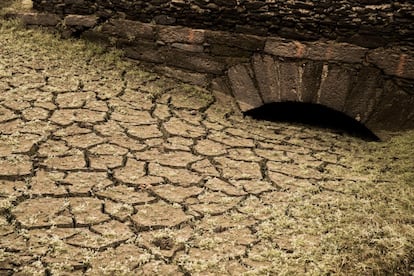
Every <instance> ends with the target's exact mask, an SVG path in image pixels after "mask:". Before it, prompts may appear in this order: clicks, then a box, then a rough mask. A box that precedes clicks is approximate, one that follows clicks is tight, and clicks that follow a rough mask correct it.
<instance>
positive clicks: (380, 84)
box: [21, 0, 414, 134]
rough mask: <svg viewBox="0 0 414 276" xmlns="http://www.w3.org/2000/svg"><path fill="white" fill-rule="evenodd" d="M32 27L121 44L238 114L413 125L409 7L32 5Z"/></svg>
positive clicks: (178, 2) (200, 2)
mask: <svg viewBox="0 0 414 276" xmlns="http://www.w3.org/2000/svg"><path fill="white" fill-rule="evenodd" d="M34 8H35V9H36V10H37V11H38V13H32V14H24V15H21V17H22V19H23V21H24V22H25V23H26V24H29V25H39V24H40V25H46V26H53V27H57V28H59V29H60V30H61V31H62V33H63V34H65V35H76V36H81V37H84V38H87V39H91V40H95V41H99V42H101V43H104V44H107V45H112V46H116V47H119V48H122V49H123V50H124V51H125V55H126V56H127V57H129V58H132V59H136V60H139V61H143V62H147V63H150V64H153V65H154V68H156V69H157V70H160V71H162V72H163V73H165V74H168V75H171V76H173V77H176V78H179V79H182V80H184V81H187V82H191V83H195V84H198V85H202V86H205V87H208V88H210V89H211V90H213V91H220V92H222V93H227V94H229V95H232V96H233V97H234V98H235V99H236V100H237V102H238V104H239V107H240V109H241V110H242V111H247V110H250V109H253V108H256V107H259V106H261V105H263V104H266V103H271V102H283V101H299V102H309V103H317V104H322V105H325V106H328V107H330V108H333V109H335V110H338V111H341V112H344V113H345V114H347V115H349V116H351V117H353V118H355V119H356V120H358V121H360V122H362V123H364V124H365V125H366V126H368V127H369V128H370V129H371V130H373V131H374V132H375V133H377V134H380V132H382V131H383V130H386V131H390V130H391V131H393V130H400V129H408V128H414V108H413V106H414V4H413V3H411V2H409V1H393V2H392V3H385V1H374V0H373V1H369V0H365V1H362V0H360V1H351V0H347V1H345V0H342V1H327V0H326V1H279V0H273V1H231V0H226V1H218V0H211V1H208V0H196V1H186V0H174V1H166V0H152V1H109V0H106V1H102V0H101V1H88V0H52V1H50V0H49V1H44V0H35V1H34Z"/></svg>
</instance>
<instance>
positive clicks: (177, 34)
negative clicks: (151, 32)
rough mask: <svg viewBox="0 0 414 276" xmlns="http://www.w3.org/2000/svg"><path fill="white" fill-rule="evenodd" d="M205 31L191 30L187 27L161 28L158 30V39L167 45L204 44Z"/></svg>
mask: <svg viewBox="0 0 414 276" xmlns="http://www.w3.org/2000/svg"><path fill="white" fill-rule="evenodd" d="M204 33H205V31H204V30H197V29H191V28H186V27H175V26H174V27H171V26H161V27H159V30H158V39H159V40H161V41H163V42H165V43H174V42H177V43H188V44H202V43H204Z"/></svg>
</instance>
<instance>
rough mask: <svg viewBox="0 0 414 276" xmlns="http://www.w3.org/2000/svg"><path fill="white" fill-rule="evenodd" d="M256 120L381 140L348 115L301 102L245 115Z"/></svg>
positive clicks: (274, 104) (253, 111) (284, 103)
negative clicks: (304, 126) (298, 125)
mask: <svg viewBox="0 0 414 276" xmlns="http://www.w3.org/2000/svg"><path fill="white" fill-rule="evenodd" d="M244 114H245V115H247V116H250V117H252V118H254V119H256V120H265V121H271V122H285V123H293V124H300V125H306V126H311V127H317V128H324V129H330V130H331V131H334V132H335V133H338V134H341V135H343V134H348V135H351V136H354V137H357V138H360V139H363V140H365V141H379V140H380V139H379V138H378V137H377V136H376V135H375V134H374V133H373V132H372V131H371V130H369V129H368V128H367V127H366V126H364V125H363V124H362V123H360V122H358V121H357V120H355V119H353V118H351V117H349V116H348V115H346V114H344V113H342V112H339V111H336V110H333V109H331V108H328V107H326V106H323V105H319V104H312V103H301V102H282V103H270V104H265V105H263V106H261V107H258V108H255V109H252V110H249V111H247V112H245V113H244Z"/></svg>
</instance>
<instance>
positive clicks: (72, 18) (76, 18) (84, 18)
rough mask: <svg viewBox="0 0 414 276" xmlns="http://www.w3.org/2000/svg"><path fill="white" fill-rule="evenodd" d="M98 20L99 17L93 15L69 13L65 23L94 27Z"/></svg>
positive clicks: (67, 24)
mask: <svg viewBox="0 0 414 276" xmlns="http://www.w3.org/2000/svg"><path fill="white" fill-rule="evenodd" d="M97 22H98V17H97V16H93V15H74V14H71V15H68V16H66V17H65V21H64V23H65V25H66V26H79V27H86V28H92V27H94V26H95V25H96V23H97Z"/></svg>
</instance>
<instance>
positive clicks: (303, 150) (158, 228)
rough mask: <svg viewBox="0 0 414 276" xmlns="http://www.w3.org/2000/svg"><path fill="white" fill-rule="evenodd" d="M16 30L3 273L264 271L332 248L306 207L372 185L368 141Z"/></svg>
mask: <svg viewBox="0 0 414 276" xmlns="http://www.w3.org/2000/svg"><path fill="white" fill-rule="evenodd" d="M11 37H12V36H10V35H9V36H5V37H4V38H2V39H1V40H0V41H1V42H0V45H1V55H0V89H1V91H2V92H1V94H0V132H1V136H0V185H1V186H0V187H1V194H0V204H1V206H0V208H1V213H0V214H1V215H0V235H1V239H0V249H1V258H0V267H1V269H2V270H1V271H0V274H1V273H5V274H13V275H32V274H43V273H44V272H45V271H48V273H50V274H52V275H64V274H66V275H119V274H125V275H141V274H142V275H144V274H145V275H181V274H187V275H192V274H194V275H196V274H199V273H200V274H203V275H208V274H212V275H213V274H214V275H216V274H233V275H240V274H242V273H247V272H254V271H256V272H258V273H260V271H266V269H267V268H272V267H273V269H274V268H275V264H276V266H277V265H278V264H277V262H275V256H277V255H286V254H291V255H292V256H294V254H295V252H296V251H298V252H299V251H302V252H303V251H304V250H305V251H306V250H307V249H309V250H310V248H312V247H318V246H320V245H321V243H322V241H321V237H320V233H316V232H307V231H306V230H298V228H296V227H294V226H293V225H294V224H299V225H300V224H302V225H303V226H304V228H303V229H306V225H307V223H308V222H309V220H311V219H312V218H297V217H295V212H297V211H299V209H301V208H308V207H309V206H314V208H316V207H315V206H316V205H318V204H320V205H321V206H323V205H324V204H325V205H326V204H329V203H331V204H333V205H335V202H334V201H331V200H332V197H333V196H339V197H341V196H342V197H343V196H345V194H344V193H342V188H343V186H344V185H363V184H362V183H365V182H369V181H370V180H369V179H368V177H366V176H364V175H363V174H361V173H357V172H354V171H353V170H351V169H350V168H351V167H352V164H353V162H355V160H359V159H360V156H358V155H355V153H354V149H355V148H359V146H358V145H357V144H358V143H360V142H361V141H359V140H356V139H353V138H350V137H346V136H341V135H338V134H335V133H331V132H327V131H322V130H317V129H309V128H306V127H300V126H291V125H288V124H277V123H266V122H257V121H253V120H250V119H248V118H242V117H241V116H239V115H237V113H235V112H232V111H231V107H230V105H231V102H223V101H219V100H218V99H216V98H214V97H213V96H212V95H209V94H208V92H206V91H202V90H199V89H196V88H192V87H189V86H187V85H183V84H180V83H178V82H176V81H174V80H172V79H168V78H165V77H161V76H157V75H155V74H152V73H146V72H144V71H139V70H140V69H137V68H136V67H134V66H132V65H130V66H129V67H128V66H127V67H126V69H125V68H118V66H117V65H116V64H112V63H109V65H108V62H103V61H99V60H95V59H94V58H89V59H87V58H85V57H84V56H82V55H81V54H80V55H79V56H77V53H76V51H77V50H78V49H77V48H73V49H72V48H70V47H68V48H65V51H67V53H68V54H67V55H68V57H65V55H62V53H54V52H53V51H50V49H48V48H42V46H33V45H30V44H27V41H24V42H19V43H20V44H18V46H19V47H18V48H16V45H15V43H16V42H15V41H13V40H12V39H11ZM73 47H75V46H73ZM57 52H59V51H57ZM226 104H227V105H226ZM352 154H354V155H352ZM320 215H321V217H320V220H321V225H323V224H324V223H326V221H327V220H329V218H327V217H324V216H323V215H322V214H320ZM276 219H277V220H276ZM275 221H276V222H277V223H274V222H275ZM322 228H323V227H322V226H321V229H322ZM269 229H270V230H269ZM269 231H272V232H274V233H276V234H277V235H270V234H269ZM321 231H322V230H321ZM275 237H277V238H275ZM309 252H311V251H309ZM294 259H295V257H293V260H294ZM293 262H294V261H293ZM296 265H297V266H304V267H305V268H304V269H305V270H303V271H306V266H309V267H311V266H310V265H309V264H306V263H297V264H296ZM309 267H308V269H315V267H313V268H309ZM270 271H271V270H270ZM316 271H317V270H316Z"/></svg>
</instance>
